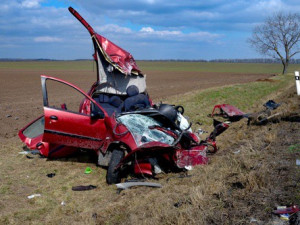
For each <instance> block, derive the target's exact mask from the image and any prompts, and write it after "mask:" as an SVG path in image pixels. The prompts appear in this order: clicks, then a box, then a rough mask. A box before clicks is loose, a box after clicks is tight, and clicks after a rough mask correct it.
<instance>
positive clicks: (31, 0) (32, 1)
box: [21, 0, 40, 9]
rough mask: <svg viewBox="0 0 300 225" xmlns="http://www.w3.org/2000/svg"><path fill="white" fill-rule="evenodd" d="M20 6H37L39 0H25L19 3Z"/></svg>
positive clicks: (38, 5)
mask: <svg viewBox="0 0 300 225" xmlns="http://www.w3.org/2000/svg"><path fill="white" fill-rule="evenodd" d="M21 7H22V8H29V9H31V8H38V7H40V0H25V1H23V2H22V3H21Z"/></svg>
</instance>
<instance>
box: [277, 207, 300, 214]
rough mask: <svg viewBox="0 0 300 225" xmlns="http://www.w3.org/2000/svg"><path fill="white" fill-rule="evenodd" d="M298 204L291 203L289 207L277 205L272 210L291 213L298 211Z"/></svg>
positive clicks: (278, 212) (279, 212)
mask: <svg viewBox="0 0 300 225" xmlns="http://www.w3.org/2000/svg"><path fill="white" fill-rule="evenodd" d="M299 211H300V209H299V206H298V205H292V206H290V207H287V206H278V207H277V209H276V210H274V211H273V213H274V214H292V213H296V212H299Z"/></svg>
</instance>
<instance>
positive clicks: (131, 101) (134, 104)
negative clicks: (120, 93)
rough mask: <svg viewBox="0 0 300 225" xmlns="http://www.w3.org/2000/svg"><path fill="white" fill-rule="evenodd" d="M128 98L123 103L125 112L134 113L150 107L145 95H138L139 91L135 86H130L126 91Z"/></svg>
mask: <svg viewBox="0 0 300 225" xmlns="http://www.w3.org/2000/svg"><path fill="white" fill-rule="evenodd" d="M126 93H127V95H128V97H127V98H126V99H125V101H124V108H125V111H126V112H128V111H134V110H137V109H144V108H147V107H149V106H150V102H149V99H148V97H147V96H146V95H145V94H140V93H139V89H138V87H137V86H135V85H130V86H129V87H128V88H127V89H126Z"/></svg>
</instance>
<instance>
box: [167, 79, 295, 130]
mask: <svg viewBox="0 0 300 225" xmlns="http://www.w3.org/2000/svg"><path fill="white" fill-rule="evenodd" d="M293 78H294V77H293V76H292V75H287V76H276V77H274V78H272V80H274V81H275V82H253V83H247V84H239V85H232V86H227V87H220V88H213V89H207V90H204V91H201V92H194V93H190V94H186V95H182V96H176V97H174V98H171V99H170V101H171V102H172V103H173V104H179V105H182V106H183V107H184V108H185V109H186V115H187V116H188V117H189V118H190V119H191V120H193V121H200V122H202V123H204V124H207V125H208V124H210V123H211V119H210V118H208V117H207V115H208V114H209V113H211V112H212V109H213V106H214V105H217V104H231V105H234V106H236V107H237V108H239V109H241V110H242V111H244V112H246V113H247V112H248V111H249V110H250V109H251V108H252V107H253V105H254V104H255V103H257V102H262V101H266V100H267V98H268V96H270V95H271V94H272V93H273V94H274V93H277V92H279V90H280V89H282V88H285V87H287V86H288V85H290V84H291V82H292V80H293Z"/></svg>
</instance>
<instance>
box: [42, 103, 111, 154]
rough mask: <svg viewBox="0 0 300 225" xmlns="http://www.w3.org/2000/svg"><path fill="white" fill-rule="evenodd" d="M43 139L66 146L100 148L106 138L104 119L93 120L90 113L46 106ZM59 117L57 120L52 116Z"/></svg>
mask: <svg viewBox="0 0 300 225" xmlns="http://www.w3.org/2000/svg"><path fill="white" fill-rule="evenodd" d="M44 115H45V131H44V136H43V141H45V142H49V143H55V144H62V145H66V146H73V147H80V148H89V149H99V148H100V147H101V145H102V143H103V141H104V139H105V135H106V127H105V123H104V119H96V120H92V119H91V118H90V116H88V115H82V114H77V113H73V112H68V111H63V110H58V109H52V108H48V107H44ZM53 116H55V117H57V120H53V119H51V117H53Z"/></svg>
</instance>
